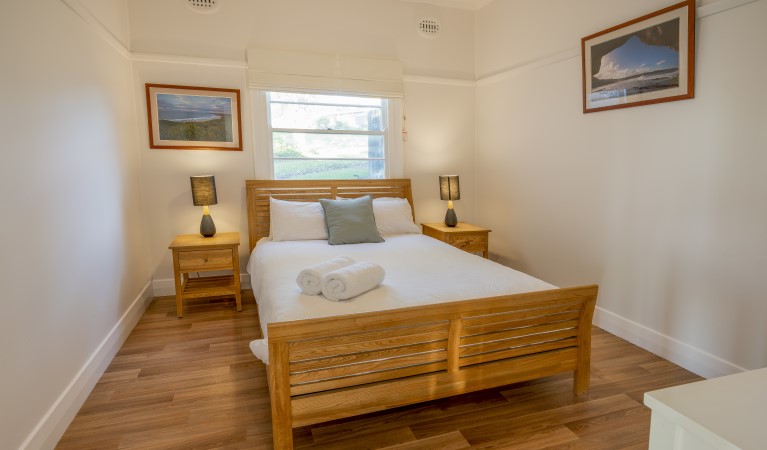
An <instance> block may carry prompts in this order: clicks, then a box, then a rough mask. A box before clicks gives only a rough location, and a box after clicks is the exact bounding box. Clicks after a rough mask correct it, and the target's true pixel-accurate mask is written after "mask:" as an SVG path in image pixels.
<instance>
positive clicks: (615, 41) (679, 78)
mask: <svg viewBox="0 0 767 450" xmlns="http://www.w3.org/2000/svg"><path fill="white" fill-rule="evenodd" d="M581 54H582V63H583V66H582V67H583V112H584V113H590V112H596V111H604V110H608V109H616V108H627V107H630V106H639V105H648V104H653V103H661V102H670V101H675V100H685V99H690V98H693V97H694V78H695V77H694V75H695V0H686V1H684V2H681V3H677V4H675V5H672V6H669V7H667V8H663V9H661V10H659V11H655V12H653V13H650V14H647V15H644V16H642V17H639V18H636V19H634V20H631V21H629V22H625V23H622V24H620V25H616V26H614V27H612V28H608V29H607V30H604V31H600V32H599V33H595V34H592V35H590V36H586V37H584V38H583V39H581Z"/></svg>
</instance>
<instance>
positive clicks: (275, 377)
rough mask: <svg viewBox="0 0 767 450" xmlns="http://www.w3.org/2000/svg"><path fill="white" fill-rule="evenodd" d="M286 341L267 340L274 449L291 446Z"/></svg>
mask: <svg viewBox="0 0 767 450" xmlns="http://www.w3.org/2000/svg"><path fill="white" fill-rule="evenodd" d="M288 363H289V361H288V343H287V342H284V341H282V342H272V340H271V339H270V342H269V365H268V366H267V367H268V375H269V388H270V389H269V394H270V397H271V403H272V440H273V442H274V448H275V449H290V448H293V411H292V409H291V406H290V372H289V368H288Z"/></svg>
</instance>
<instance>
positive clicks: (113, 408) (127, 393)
mask: <svg viewBox="0 0 767 450" xmlns="http://www.w3.org/2000/svg"><path fill="white" fill-rule="evenodd" d="M259 337H261V332H260V331H259V324H258V313H257V310H256V305H255V302H254V299H253V294H252V292H251V291H245V292H244V294H243V310H242V312H240V313H238V312H236V311H235V308H234V301H233V299H214V300H197V301H193V302H191V303H188V304H187V305H186V307H185V315H184V318H183V319H177V318H176V309H175V302H174V298H173V297H159V298H157V299H155V301H154V302H152V304H151V305H150V307H149V309H147V311H146V313H145V314H144V316H143V317H142V318H141V321H140V322H139V323H138V325H137V326H136V328H135V329H134V330H133V332H132V333H131V335H130V336H129V337H128V340H127V341H126V342H125V344H124V345H123V347H122V349H121V350H120V352H119V353H118V354H117V356H116V357H115V359H114V361H112V363H111V364H110V366H109V368H108V369H107V370H106V372H105V373H104V375H103V376H102V377H101V380H100V381H99V383H98V384H97V385H96V387H95V388H94V389H93V392H92V393H91V394H90V396H89V397H88V399H87V401H86V402H85V404H84V405H83V407H82V408H81V409H80V412H79V413H78V414H77V416H76V417H75V419H74V421H73V422H72V424H71V425H70V426H69V428H68V429H67V431H66V433H65V434H64V436H63V437H62V438H61V441H60V442H59V444H58V446H57V448H59V449H114V448H157V449H173V448H179V449H189V448H255V449H258V448H271V419H270V412H269V393H268V388H267V384H266V371H265V369H264V365H263V364H262V363H261V362H260V361H258V360H257V359H256V358H255V357H254V356H253V355H252V354H251V353H250V350H249V349H248V343H249V342H250V341H251V340H253V339H257V338H259ZM591 370H592V372H591V373H592V376H591V391H590V393H589V395H588V396H586V397H584V398H580V399H578V398H574V397H573V396H572V394H571V389H572V377H571V376H566V375H562V376H554V377H549V378H544V379H541V380H536V381H532V382H527V383H519V384H514V385H509V386H506V387H503V388H499V389H490V390H487V391H482V392H478V393H474V394H467V395H462V396H459V397H453V398H448V399H444V400H437V401H432V402H428V403H422V404H418V405H414V406H410V407H403V408H397V409H394V410H389V411H384V412H380V413H374V414H368V415H366V416H360V417H356V418H350V419H345V420H339V421H334V422H328V423H324V424H319V425H315V426H311V427H304V428H299V429H296V430H294V436H295V444H296V448H312V449H368V448H388V449H448V450H449V449H463V448H477V449H539V448H550V449H554V448H556V449H566V448H578V449H646V448H647V442H648V433H649V427H650V411H649V410H648V409H647V408H646V407H644V406H643V405H642V395H643V394H644V392H645V391H649V390H654V389H659V388H664V387H668V386H674V385H677V384H683V383H687V382H690V381H696V380H699V379H700V378H699V377H697V376H696V375H694V374H692V373H690V372H687V371H686V370H683V369H681V368H680V367H678V366H675V365H674V364H672V363H670V362H668V361H666V360H663V359H661V358H659V357H657V356H655V355H653V354H651V353H649V352H646V351H644V350H642V349H640V348H638V347H636V346H634V345H631V344H629V343H627V342H626V341H624V340H622V339H619V338H617V337H615V336H613V335H611V334H608V333H606V332H604V331H602V330H599V329H595V330H594V338H593V359H592V368H591ZM392 394H393V395H396V393H392Z"/></svg>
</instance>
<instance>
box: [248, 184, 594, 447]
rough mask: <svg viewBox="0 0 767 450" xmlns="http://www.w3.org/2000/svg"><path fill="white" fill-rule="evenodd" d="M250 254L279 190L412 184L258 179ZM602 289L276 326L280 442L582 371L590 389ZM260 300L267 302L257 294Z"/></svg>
mask: <svg viewBox="0 0 767 450" xmlns="http://www.w3.org/2000/svg"><path fill="white" fill-rule="evenodd" d="M245 186H246V197H247V206H248V227H249V239H250V249H251V250H252V249H253V247H255V245H256V242H258V239H260V238H261V237H264V236H268V235H269V197H274V198H278V199H282V200H293V201H317V200H318V199H320V198H338V197H359V196H361V195H366V194H370V195H372V196H373V197H402V198H406V199H408V201H409V202H410V204H411V206H412V204H413V199H412V194H411V187H410V180H406V179H390V180H311V181H304V180H301V181H294V180H248V181H246V185H245ZM597 289H598V288H597V286H596V285H591V286H583V287H576V288H566V289H554V290H549V291H540V292H531V293H525V294H515V295H508V296H501V297H493V298H483V299H470V300H464V301H457V302H450V303H444V304H437V305H425V306H416V307H411V308H401V309H395V310H388V311H380V312H370V313H362V314H350V315H345V316H336V317H329V318H320V319H308V320H297V321H291V322H280V323H270V324H269V325H268V328H269V329H268V335H269V365H268V369H267V373H268V379H269V393H270V398H271V404H272V431H273V436H274V447H275V448H276V449H289V448H292V447H293V428H295V427H302V426H306V425H312V424H315V423H320V422H325V421H329V420H334V419H340V418H344V417H350V416H355V415H359V414H365V413H370V412H374V411H380V410H384V409H389V408H395V407H398V406H403V405H409V404H413V403H419V402H424V401H428V400H434V399H438V398H443V397H449V396H453V395H459V394H464V393H467V392H473V391H478V390H482V389H488V388H492V387H498V386H503V385H507V384H511V383H516V382H520V381H525V380H531V379H535V378H539V377H544V376H548V375H553V374H556V373H560V372H573V373H574V376H573V378H574V380H573V392H574V394H575V395H581V394H585V393H586V392H588V389H589V364H590V360H591V320H592V316H593V314H594V305H595V302H596V297H597ZM256 300H258V299H256Z"/></svg>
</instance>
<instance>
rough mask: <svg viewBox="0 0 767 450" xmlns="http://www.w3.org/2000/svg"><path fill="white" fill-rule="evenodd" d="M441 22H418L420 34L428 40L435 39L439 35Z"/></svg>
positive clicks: (429, 20)
mask: <svg viewBox="0 0 767 450" xmlns="http://www.w3.org/2000/svg"><path fill="white" fill-rule="evenodd" d="M439 28H440V27H439V20H437V19H421V21H420V22H418V32H419V33H421V36H423V37H427V38H435V37H437V36H438V35H439Z"/></svg>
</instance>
